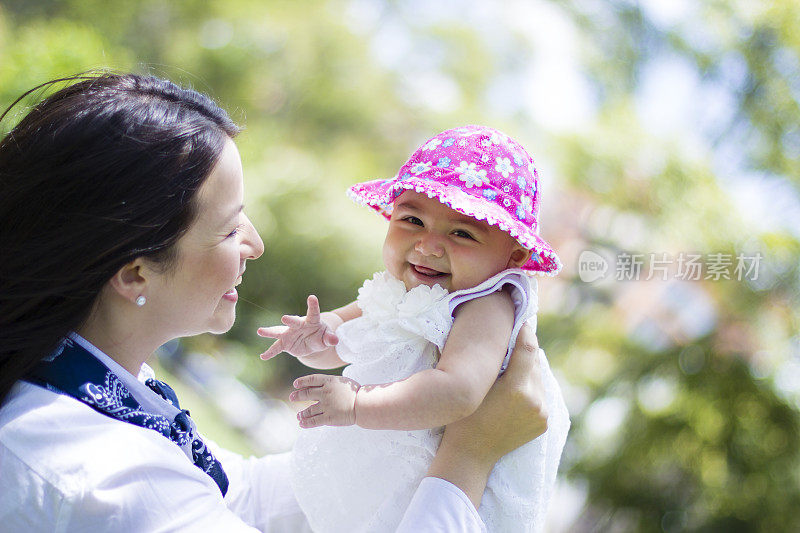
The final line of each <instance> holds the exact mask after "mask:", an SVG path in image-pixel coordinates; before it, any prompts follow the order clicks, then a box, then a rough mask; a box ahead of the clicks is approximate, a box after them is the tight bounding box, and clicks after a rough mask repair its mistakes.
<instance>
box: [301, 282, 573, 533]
mask: <svg viewBox="0 0 800 533" xmlns="http://www.w3.org/2000/svg"><path fill="white" fill-rule="evenodd" d="M505 284H510V285H511V287H512V298H513V299H514V303H515V305H516V316H515V323H514V329H513V333H512V337H511V340H510V342H509V352H508V354H506V359H505V360H504V361H503V368H505V366H506V363H507V360H508V357H509V354H510V351H511V348H513V346H514V343H515V341H516V336H517V333H518V332H519V329H520V328H521V326H522V324H523V323H524V322H525V321H526V320H529V321H531V322H532V323H533V325H534V326H535V320H536V315H535V313H536V311H537V307H538V306H537V294H536V281H535V280H534V279H531V278H530V277H529V276H528V275H527V274H526V273H525V272H524V271H523V270H520V269H512V270H506V271H503V272H501V273H500V274H498V275H496V276H493V277H492V278H490V279H488V280H486V281H485V282H484V283H481V284H480V285H478V286H477V287H475V288H472V289H467V290H463V291H456V292H454V293H448V292H447V291H446V290H445V289H443V288H442V287H440V286H439V285H435V286H434V287H428V286H426V285H420V286H418V287H415V288H413V289H412V290H410V291H406V290H405V286H404V285H403V282H402V281H399V280H398V279H396V278H394V277H393V276H391V275H390V274H389V273H387V272H379V273H377V274H375V275H374V276H373V278H372V279H371V280H367V281H365V282H364V285H363V287H361V288H360V289H359V291H358V305H359V307H360V308H361V310H362V312H363V314H362V316H361V317H359V318H356V319H354V320H351V321H349V322H346V323H344V324H343V325H342V326H340V327H339V328H338V329H337V330H336V333H337V335H338V336H339V344H338V346H337V352H338V354H339V357H340V358H341V359H342V360H343V361H345V362H347V363H350V364H349V366H347V367H345V369H344V372H343V375H345V376H347V377H349V378H351V379H353V380H355V381H357V382H358V383H360V384H362V385H363V384H377V383H389V382H393V381H398V380H401V379H404V378H407V377H408V376H410V375H412V374H414V373H417V372H420V371H422V370H426V369H429V368H433V367H434V366H435V365H436V362H437V359H438V355H439V353H441V350H442V349H443V348H444V344H445V341H446V340H447V335H448V334H449V332H450V328H451V326H452V324H453V317H452V312H453V310H454V309H455V307H456V306H457V305H458V304H460V303H463V302H464V301H467V300H469V299H472V298H477V297H480V296H483V295H486V294H489V293H491V292H495V291H496V290H499V289H500V288H501V287H502V286H503V285H505ZM539 356H540V358H539V359H540V361H541V367H542V382H543V384H544V388H545V393H546V401H547V409H548V430H547V431H546V432H545V433H544V434H543V435H541V436H540V437H538V438H537V439H535V440H533V441H531V442H529V443H527V444H525V445H524V446H522V447H520V448H518V449H516V450H514V451H513V452H511V453H509V454H508V455H506V456H505V457H503V458H502V459H501V460H500V461H499V462H498V463H497V464H496V465H495V467H494V470H492V473H491V475H490V476H489V482H488V485H487V487H486V491H485V492H484V495H483V500H482V501H481V505H480V507H479V509H478V512H479V513H480V515H481V518H482V519H483V521H484V523H485V524H486V526H487V528H488V530H489V531H497V532H503V533H506V532H514V531H524V532H538V531H542V530H543V529H544V521H545V518H546V514H547V508H548V503H549V501H550V496H551V494H552V492H553V487H554V484H555V478H556V471H557V470H558V463H559V460H560V458H561V451H562V450H563V448H564V443H565V441H566V437H567V432H568V431H569V424H570V422H569V414H568V413H567V408H566V406H565V405H564V400H563V397H562V395H561V389H560V388H559V386H558V383H557V382H556V379H555V377H554V376H553V373H552V372H551V371H550V366H549V365H548V362H547V359H546V358H545V356H544V352H542V351H541V350H540V352H539ZM442 431H443V428H435V429H430V430H418V431H396V430H368V429H363V428H360V427H358V426H345V427H332V426H324V427H319V428H314V429H306V430H302V431H301V432H300V436H299V438H298V440H297V442H296V443H295V446H294V449H293V455H292V466H291V471H292V472H291V473H292V475H291V479H292V485H293V488H294V492H295V495H296V497H297V500H298V502H299V504H300V506H301V508H302V509H303V512H304V513H305V514H306V516H307V517H308V521H309V523H310V524H311V527H312V528H313V529H314V531H318V532H333V533H340V532H342V533H343V532H356V531H368V532H381V533H384V532H389V531H394V530H395V528H396V527H397V525H398V524H399V523H400V520H401V518H402V517H403V512H404V511H405V509H406V508H407V507H408V504H409V502H410V501H411V497H412V495H413V494H414V490H415V489H416V487H417V485H419V483H420V481H421V480H422V478H423V477H424V476H425V474H426V472H427V470H428V466H429V465H430V463H431V460H432V459H433V456H434V455H435V453H436V449H437V447H438V446H439V441H440V439H441V436H442Z"/></svg>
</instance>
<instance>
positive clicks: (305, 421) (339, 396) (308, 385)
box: [289, 374, 361, 428]
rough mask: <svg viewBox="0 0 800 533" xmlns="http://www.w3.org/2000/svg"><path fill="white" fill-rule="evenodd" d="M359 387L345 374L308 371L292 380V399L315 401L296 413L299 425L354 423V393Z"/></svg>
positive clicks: (315, 425) (314, 425)
mask: <svg viewBox="0 0 800 533" xmlns="http://www.w3.org/2000/svg"><path fill="white" fill-rule="evenodd" d="M360 387H361V385H359V384H358V383H356V382H355V381H353V380H352V379H349V378H346V377H344V376H328V375H325V374H311V375H310V376H303V377H301V378H297V379H296V380H294V388H295V389H297V390H296V391H294V392H292V393H291V394H290V395H289V399H290V400H291V401H293V402H299V401H312V402H313V401H315V400H316V401H317V403H315V404H314V405H312V406H311V407H308V408H306V409H303V410H302V411H300V412H299V413H297V419H298V420H299V421H300V427H301V428H314V427H317V426H350V425H353V424H355V423H356V394H357V393H358V389H359V388H360Z"/></svg>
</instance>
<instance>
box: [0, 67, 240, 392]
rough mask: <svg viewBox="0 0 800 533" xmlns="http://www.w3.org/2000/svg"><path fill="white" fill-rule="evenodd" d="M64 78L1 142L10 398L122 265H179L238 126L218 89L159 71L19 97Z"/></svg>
mask: <svg viewBox="0 0 800 533" xmlns="http://www.w3.org/2000/svg"><path fill="white" fill-rule="evenodd" d="M57 82H67V83H71V84H70V85H68V86H66V87H64V88H62V89H60V90H59V91H57V92H55V93H54V94H52V95H51V96H49V97H47V98H46V99H44V100H43V101H41V102H40V103H38V104H36V105H35V106H34V107H33V108H32V109H31V110H30V111H29V112H28V114H27V115H26V116H25V117H24V118H23V119H22V120H21V121H20V122H19V123H18V124H17V126H16V127H14V129H12V130H11V131H10V132H9V133H8V134H7V135H6V136H5V137H4V138H3V139H2V141H0V254H1V257H0V402H2V401H3V399H4V398H5V397H6V395H7V394H8V391H9V389H10V388H11V386H12V385H13V384H14V383H15V382H16V381H17V380H18V379H20V378H21V377H23V376H24V375H25V374H26V373H27V372H29V371H30V370H31V369H32V368H33V366H34V365H35V364H36V363H37V362H38V361H39V360H40V359H41V358H42V357H44V356H46V355H48V354H50V353H51V352H52V351H53V350H54V349H55V348H56V347H57V346H58V343H59V342H60V341H61V339H62V338H63V337H64V336H65V335H66V334H67V333H68V332H70V331H72V330H75V329H77V328H78V327H79V326H80V325H81V324H83V323H84V322H85V321H86V319H87V318H88V317H89V315H90V313H91V311H92V307H93V304H94V302H95V300H96V298H97V297H98V295H99V294H100V291H101V289H102V288H103V286H104V285H105V284H106V282H107V281H108V280H109V279H111V277H112V276H113V275H114V274H115V273H116V272H117V271H118V270H119V269H120V268H121V267H122V266H124V265H125V264H127V263H128V262H130V261H132V260H133V259H135V258H136V257H147V258H148V259H150V260H152V261H153V262H154V263H156V264H158V265H160V266H161V267H162V268H163V269H164V270H169V269H170V267H171V266H172V264H173V262H174V259H175V250H176V248H175V243H176V242H177V241H178V239H179V238H180V237H181V235H183V234H184V233H185V232H186V230H187V229H188V227H189V225H190V224H191V223H192V221H193V220H194V217H195V215H196V213H195V210H196V205H195V197H196V192H197V190H198V188H199V187H200V186H201V185H202V184H203V182H204V181H205V179H206V178H207V176H208V175H209V173H210V172H211V170H212V169H213V167H214V165H215V163H216V161H217V159H218V158H219V156H220V154H221V152H222V150H223V148H224V146H225V142H226V139H227V138H229V137H230V138H232V137H234V136H235V135H236V134H237V133H238V131H239V128H238V127H237V126H236V125H235V124H234V123H233V121H231V119H230V117H229V116H228V115H227V113H225V111H223V110H222V109H220V108H219V107H218V106H217V105H216V104H215V103H214V102H213V101H212V100H211V99H210V98H208V97H207V96H205V95H203V94H200V93H198V92H196V91H193V90H189V89H183V88H181V87H178V86H177V85H175V84H174V83H172V82H170V81H167V80H163V79H159V78H155V77H152V76H139V75H134V74H107V73H104V74H88V75H87V74H83V75H78V76H74V77H71V78H64V79H60V80H55V81H54V82H48V83H46V84H43V85H40V86H39V87H36V88H34V89H32V90H31V91H28V93H25V95H23V96H22V97H20V99H22V98H23V97H25V96H27V95H29V94H30V93H32V92H34V91H37V90H40V89H41V88H43V87H50V86H52V85H53V84H54V83H57ZM18 101H19V100H17V102H18ZM15 104H16V102H15V103H14V104H12V105H11V107H9V109H7V110H6V112H5V113H3V116H5V115H6V114H7V113H8V111H9V110H10V109H11V108H12V107H13V106H14V105H15ZM2 118H3V117H2V116H0V120H1V119H2Z"/></svg>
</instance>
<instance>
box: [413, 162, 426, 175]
mask: <svg viewBox="0 0 800 533" xmlns="http://www.w3.org/2000/svg"><path fill="white" fill-rule="evenodd" d="M430 169H431V162H430V161H422V162H421V163H415V164H414V166H412V167H411V169H410V170H411V172H413V173H414V174H422V173H423V172H427V171H429V170H430Z"/></svg>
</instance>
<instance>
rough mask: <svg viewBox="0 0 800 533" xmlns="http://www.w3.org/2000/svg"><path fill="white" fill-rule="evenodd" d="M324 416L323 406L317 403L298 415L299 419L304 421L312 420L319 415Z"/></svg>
mask: <svg viewBox="0 0 800 533" xmlns="http://www.w3.org/2000/svg"><path fill="white" fill-rule="evenodd" d="M321 414H322V406H320V404H319V403H315V404H314V405H312V406H309V407H306V408H305V409H303V410H302V411H300V412H299V413H297V419H298V420H303V419H304V418H311V417H314V416H317V415H321Z"/></svg>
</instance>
